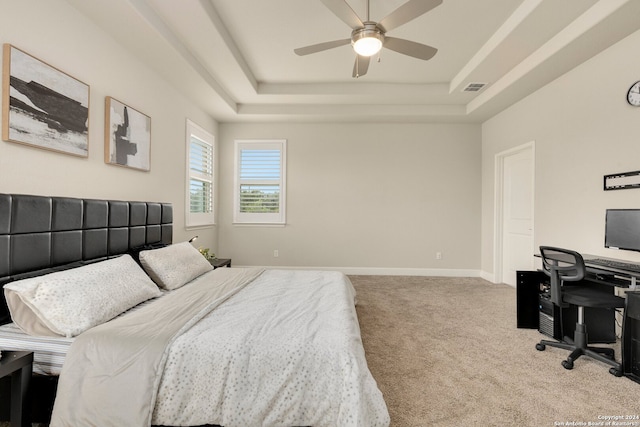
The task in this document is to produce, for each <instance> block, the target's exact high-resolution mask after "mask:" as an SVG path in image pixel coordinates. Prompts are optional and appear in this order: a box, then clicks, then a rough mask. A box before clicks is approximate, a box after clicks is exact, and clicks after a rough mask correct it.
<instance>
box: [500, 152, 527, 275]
mask: <svg viewBox="0 0 640 427" xmlns="http://www.w3.org/2000/svg"><path fill="white" fill-rule="evenodd" d="M502 159H503V168H502V170H503V175H502V191H503V192H502V219H503V223H502V227H503V228H502V282H503V283H506V284H508V285H511V286H516V271H517V270H532V269H533V264H534V263H533V255H534V247H533V200H534V199H533V198H534V192H533V188H534V187H533V185H534V184H533V183H534V179H533V176H534V155H533V146H532V145H529V146H527V147H525V148H524V149H523V150H519V151H516V152H514V153H513V154H508V155H505V156H504V157H503V158H502Z"/></svg>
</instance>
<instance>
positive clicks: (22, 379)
mask: <svg viewBox="0 0 640 427" xmlns="http://www.w3.org/2000/svg"><path fill="white" fill-rule="evenodd" d="M32 365H33V353H32V352H30V351H6V350H3V351H2V358H0V378H2V377H6V376H7V375H9V374H11V426H12V427H22V426H30V425H31V423H30V422H28V418H29V417H28V404H27V403H28V402H27V393H28V391H29V381H30V380H31V370H32Z"/></svg>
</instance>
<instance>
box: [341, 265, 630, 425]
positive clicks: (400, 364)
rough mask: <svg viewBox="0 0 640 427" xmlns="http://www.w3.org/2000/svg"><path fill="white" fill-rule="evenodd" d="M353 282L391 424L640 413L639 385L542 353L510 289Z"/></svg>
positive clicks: (551, 420) (406, 280)
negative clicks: (567, 365)
mask: <svg viewBox="0 0 640 427" xmlns="http://www.w3.org/2000/svg"><path fill="white" fill-rule="evenodd" d="M350 278H351V281H352V282H353V284H354V286H355V287H356V290H357V291H358V306H357V309H358V316H359V318H360V326H361V330H362V337H363V342H364V347H365V351H366V353H367V360H368V363H369V368H370V370H371V372H372V373H373V376H374V377H375V378H376V381H377V382H378V386H379V388H380V390H382V393H383V394H384V397H385V400H386V402H387V406H388V408H389V413H390V415H391V425H392V426H396V427H409V426H421V427H422V426H438V427H445V426H555V425H571V424H568V423H569V422H574V423H576V424H574V425H589V424H588V423H589V422H591V423H592V424H591V425H597V424H593V423H598V422H600V421H605V420H604V419H603V417H606V416H614V415H617V416H620V415H621V416H626V415H630V416H638V415H640V384H638V383H636V382H634V381H631V380H630V379H628V378H626V377H621V378H617V377H614V376H613V375H611V374H609V368H608V367H606V366H604V365H603V364H601V363H599V362H595V361H592V360H590V359H587V358H580V359H579V360H577V361H576V362H575V368H574V369H573V370H572V371H567V370H565V369H564V368H563V367H562V366H561V365H560V362H561V361H562V360H563V359H564V358H565V357H566V355H567V352H566V351H564V350H560V349H554V348H550V347H547V350H546V351H543V352H539V351H537V350H536V349H535V343H536V342H538V340H540V339H541V338H543V335H541V334H540V333H539V332H538V331H537V330H524V329H517V328H516V303H515V301H516V292H515V289H514V288H512V287H509V286H506V285H494V284H491V283H489V282H486V281H484V280H482V279H476V278H429V277H398V276H393V277H391V276H351V277H350ZM616 358H618V360H619V359H620V354H616ZM620 421H625V420H624V419H622V420H619V422H620ZM635 422H636V424H630V425H638V426H640V420H635ZM560 423H564V424H560ZM581 423H584V424H581ZM602 425H606V424H602ZM609 425H611V424H609ZM614 425H615V424H614ZM619 425H624V424H619Z"/></svg>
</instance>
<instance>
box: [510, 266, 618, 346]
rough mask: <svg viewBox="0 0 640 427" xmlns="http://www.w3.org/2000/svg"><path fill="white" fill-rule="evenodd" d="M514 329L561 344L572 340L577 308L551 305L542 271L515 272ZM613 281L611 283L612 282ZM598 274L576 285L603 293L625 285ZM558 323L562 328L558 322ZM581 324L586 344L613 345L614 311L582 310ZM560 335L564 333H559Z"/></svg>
mask: <svg viewBox="0 0 640 427" xmlns="http://www.w3.org/2000/svg"><path fill="white" fill-rule="evenodd" d="M516 276H517V290H516V295H517V301H516V303H517V327H518V328H524V329H538V330H539V331H540V332H541V333H543V334H545V335H547V336H549V337H552V338H554V339H556V340H559V341H561V340H562V339H563V338H564V337H563V336H562V335H566V336H572V335H573V331H574V330H575V324H576V320H577V318H578V314H577V308H576V307H575V306H569V307H567V308H564V309H562V312H560V308H559V307H557V306H555V305H553V303H551V301H550V299H549V297H548V286H549V277H548V276H547V275H546V274H545V273H544V272H542V271H518V272H517V275H516ZM614 279H615V280H614ZM617 280H618V279H616V278H615V277H613V276H603V275H602V274H599V275H597V276H596V275H595V274H591V273H590V272H589V274H588V275H587V276H586V277H585V278H584V280H582V281H581V282H576V283H580V284H581V285H583V286H593V287H597V288H599V289H601V290H603V291H604V292H611V293H613V292H614V289H615V287H618V286H619V287H625V286H628V285H629V281H625V280H623V279H619V280H620V281H619V282H618V281H617ZM558 319H562V324H560V322H559V321H558ZM585 319H586V320H585V322H586V324H587V328H588V330H589V342H590V343H613V342H615V341H616V323H615V311H613V310H605V309H601V308H591V307H586V308H585ZM562 331H564V333H563V332H562Z"/></svg>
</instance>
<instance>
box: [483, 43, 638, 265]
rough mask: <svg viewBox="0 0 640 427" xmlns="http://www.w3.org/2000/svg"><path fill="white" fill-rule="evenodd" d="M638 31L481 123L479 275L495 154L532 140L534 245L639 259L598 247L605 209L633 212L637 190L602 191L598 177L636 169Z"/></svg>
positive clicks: (487, 261)
mask: <svg viewBox="0 0 640 427" xmlns="http://www.w3.org/2000/svg"><path fill="white" fill-rule="evenodd" d="M639 50H640V32H636V33H634V34H632V35H631V36H629V37H627V38H626V39H624V40H622V41H620V42H619V43H617V44H616V45H614V46H612V47H611V48H609V49H607V50H606V51H604V52H602V53H601V54H599V55H598V56H596V57H594V58H592V59H591V60H589V61H588V62H586V63H584V64H582V65H581V66H579V67H577V68H576V69H574V70H572V71H570V72H568V73H567V74H565V75H564V76H562V77H560V78H558V79H557V80H555V81H554V82H552V83H550V84H548V85H547V86H545V87H544V88H542V89H540V90H539V91H537V92H535V93H534V94H532V95H531V96H529V97H527V98H525V99H524V100H522V101H520V102H519V103H518V104H516V105H514V106H512V107H511V108H509V109H507V110H505V111H503V112H502V113H500V114H498V115H497V116H495V117H493V118H492V119H490V120H488V121H487V122H485V123H484V124H483V126H482V194H483V196H482V246H481V249H482V270H483V271H484V272H487V273H493V249H494V246H493V233H494V229H493V218H494V208H493V205H494V193H493V192H494V167H495V162H494V157H495V155H496V153H499V152H501V151H503V150H506V149H508V148H510V147H515V146H517V145H521V144H524V143H527V142H529V141H535V144H536V145H535V146H536V149H535V152H536V169H535V175H536V180H535V224H534V230H535V238H534V240H535V245H536V247H537V246H539V245H541V244H545V245H557V246H563V247H569V248H573V249H575V250H577V251H581V252H583V253H591V254H597V255H604V256H610V257H614V258H621V259H628V260H635V261H639V260H640V254H637V253H632V252H628V251H614V250H611V249H605V248H604V216H605V210H606V209H607V208H640V190H637V189H633V190H620V191H603V176H604V175H607V174H612V173H618V172H629V171H636V170H640V108H634V107H631V106H630V105H629V104H627V102H626V93H627V90H628V89H629V87H630V86H631V85H632V84H633V82H635V81H637V80H640V67H639V66H638V65H639V64H640V63H639V61H638V55H637V52H638V51H639Z"/></svg>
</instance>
